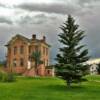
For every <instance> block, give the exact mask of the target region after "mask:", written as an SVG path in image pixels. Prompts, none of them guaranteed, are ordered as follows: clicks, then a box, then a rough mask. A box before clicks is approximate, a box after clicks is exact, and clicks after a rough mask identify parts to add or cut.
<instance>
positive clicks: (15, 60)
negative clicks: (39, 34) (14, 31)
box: [6, 34, 54, 76]
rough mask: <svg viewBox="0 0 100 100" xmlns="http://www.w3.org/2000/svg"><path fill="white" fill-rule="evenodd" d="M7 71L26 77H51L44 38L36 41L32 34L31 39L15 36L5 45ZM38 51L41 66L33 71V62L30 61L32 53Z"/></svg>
mask: <svg viewBox="0 0 100 100" xmlns="http://www.w3.org/2000/svg"><path fill="white" fill-rule="evenodd" d="M6 47H7V69H8V70H9V71H10V70H11V71H13V72H15V73H19V74H23V75H27V76H35V75H36V76H53V75H54V71H53V69H49V68H47V66H49V48H50V45H49V44H47V43H46V37H45V36H43V38H42V39H37V38H36V35H35V34H33V35H32V38H31V39H28V38H26V37H24V36H22V35H19V34H18V35H16V36H14V37H12V39H11V40H10V41H9V42H8V43H7V45H6ZM37 50H38V51H40V53H41V58H40V59H41V61H42V62H43V63H42V64H39V65H38V67H37V70H35V68H36V67H35V61H34V60H30V56H31V54H32V52H35V51H37Z"/></svg>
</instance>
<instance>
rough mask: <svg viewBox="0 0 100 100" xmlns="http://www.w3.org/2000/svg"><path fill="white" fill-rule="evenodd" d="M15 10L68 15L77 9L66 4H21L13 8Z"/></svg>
mask: <svg viewBox="0 0 100 100" xmlns="http://www.w3.org/2000/svg"><path fill="white" fill-rule="evenodd" d="M15 7H16V8H20V9H23V10H28V11H40V12H47V13H58V14H69V13H74V12H76V11H77V7H76V8H75V7H73V6H70V5H67V4H63V3H61V4H59V3H58V4H57V3H54V4H32V3H31V4H21V5H18V6H15Z"/></svg>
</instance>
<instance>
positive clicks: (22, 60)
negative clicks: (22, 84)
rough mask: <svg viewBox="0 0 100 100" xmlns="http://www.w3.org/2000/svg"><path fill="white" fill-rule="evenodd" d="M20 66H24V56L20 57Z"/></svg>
mask: <svg viewBox="0 0 100 100" xmlns="http://www.w3.org/2000/svg"><path fill="white" fill-rule="evenodd" d="M20 66H22V67H23V66H24V59H23V58H21V59H20Z"/></svg>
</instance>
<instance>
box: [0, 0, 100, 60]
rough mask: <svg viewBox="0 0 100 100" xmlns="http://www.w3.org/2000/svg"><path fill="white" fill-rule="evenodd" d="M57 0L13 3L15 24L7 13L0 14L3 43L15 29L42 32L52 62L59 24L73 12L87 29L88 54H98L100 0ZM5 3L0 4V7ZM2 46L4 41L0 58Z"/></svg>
mask: <svg viewBox="0 0 100 100" xmlns="http://www.w3.org/2000/svg"><path fill="white" fill-rule="evenodd" d="M56 1H57V0H56ZM59 1H60V0H58V1H57V2H53V3H41V4H40V3H25V2H23V3H21V4H19V5H16V6H15V5H13V7H12V8H11V9H13V10H14V11H15V12H14V15H12V18H13V17H14V18H15V19H13V21H14V23H16V24H17V25H15V26H14V25H12V21H11V20H10V18H9V17H8V16H7V17H0V40H1V41H2V42H3V43H4V42H5V43H6V42H7V41H9V40H10V39H11V37H12V36H14V35H15V34H17V33H18V34H20V33H22V35H24V36H26V37H30V36H31V35H32V34H33V33H34V34H37V35H39V36H40V35H41V33H44V35H46V36H47V40H48V43H50V44H51V45H52V47H51V60H52V62H53V61H54V59H53V58H55V56H56V53H57V50H58V48H59V43H58V36H57V34H58V33H60V29H59V26H60V25H61V24H62V23H63V22H64V21H65V19H66V17H67V14H72V16H74V17H75V19H76V21H77V23H78V24H79V25H80V27H81V28H82V30H85V31H86V38H85V40H84V44H87V47H88V48H89V52H90V56H92V57H100V52H99V51H100V39H99V38H100V0H69V1H72V2H70V3H68V2H66V1H67V0H63V2H62V3H59ZM4 6H5V5H0V7H1V8H4ZM7 6H8V5H6V6H5V8H6V7H7ZM6 10H7V8H6ZM9 11H10V8H9ZM16 12H17V13H16ZM18 12H20V13H18ZM5 13H6V12H5ZM3 23H6V24H7V25H5V24H4V25H5V26H4V25H3ZM1 25H3V27H2V26H1ZM2 48H3V45H2V46H0V53H1V54H0V58H2V57H4V54H5V51H4V49H2Z"/></svg>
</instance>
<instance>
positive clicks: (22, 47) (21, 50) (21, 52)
mask: <svg viewBox="0 0 100 100" xmlns="http://www.w3.org/2000/svg"><path fill="white" fill-rule="evenodd" d="M23 53H24V46H21V47H20V54H23Z"/></svg>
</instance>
